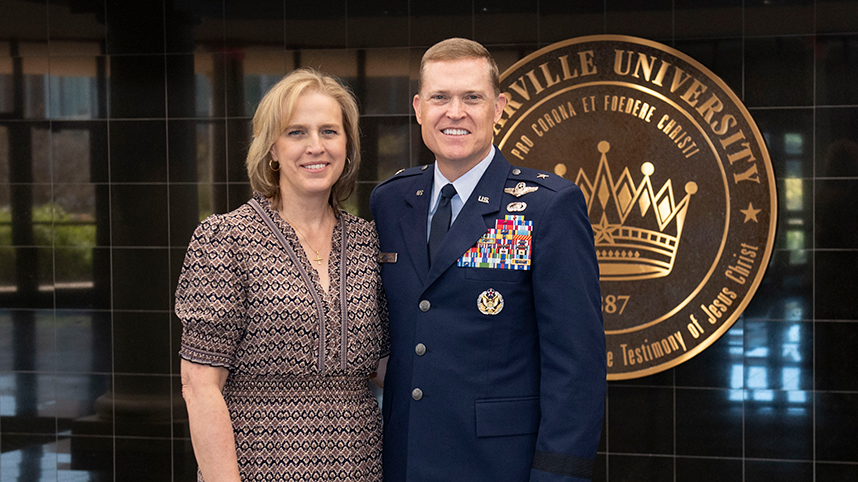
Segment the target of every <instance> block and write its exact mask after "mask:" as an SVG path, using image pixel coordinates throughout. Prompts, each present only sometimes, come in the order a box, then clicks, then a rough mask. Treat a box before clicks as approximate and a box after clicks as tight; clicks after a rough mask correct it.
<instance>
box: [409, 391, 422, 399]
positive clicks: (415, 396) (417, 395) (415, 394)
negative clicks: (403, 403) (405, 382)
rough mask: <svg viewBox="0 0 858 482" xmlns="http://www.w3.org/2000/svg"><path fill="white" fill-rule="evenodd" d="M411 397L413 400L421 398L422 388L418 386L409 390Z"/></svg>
mask: <svg viewBox="0 0 858 482" xmlns="http://www.w3.org/2000/svg"><path fill="white" fill-rule="evenodd" d="M411 398H413V399H414V400H420V399H421V398H423V390H421V389H419V388H415V389H414V390H411Z"/></svg>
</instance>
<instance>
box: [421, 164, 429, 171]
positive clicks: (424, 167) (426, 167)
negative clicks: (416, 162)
mask: <svg viewBox="0 0 858 482" xmlns="http://www.w3.org/2000/svg"><path fill="white" fill-rule="evenodd" d="M426 169H429V164H426V165H425V166H423V167H421V168H420V170H421V171H425V170H426Z"/></svg>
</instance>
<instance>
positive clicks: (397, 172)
mask: <svg viewBox="0 0 858 482" xmlns="http://www.w3.org/2000/svg"><path fill="white" fill-rule="evenodd" d="M404 170H405V169H400V170H398V171H396V174H394V176H398V175H399V173H400V172H402V171H404Z"/></svg>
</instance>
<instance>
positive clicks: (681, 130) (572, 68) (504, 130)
mask: <svg viewBox="0 0 858 482" xmlns="http://www.w3.org/2000/svg"><path fill="white" fill-rule="evenodd" d="M501 89H502V91H503V92H504V95H506V96H507V98H508V99H509V102H508V104H507V106H506V109H504V113H503V116H502V117H501V119H500V121H499V122H498V123H497V124H496V125H495V128H494V130H495V142H496V143H497V145H498V146H499V147H500V149H501V151H502V152H503V154H504V155H505V156H506V157H507V159H509V160H510V162H512V163H514V164H521V165H524V166H529V167H535V168H538V169H543V170H545V171H548V172H552V173H554V175H557V176H563V177H565V178H567V179H570V180H572V181H574V182H575V183H576V184H578V186H579V187H580V188H581V190H582V191H583V193H584V197H585V199H586V201H587V208H588V212H589V215H590V222H591V224H592V227H593V233H594V236H595V244H596V255H597V257H598V261H599V271H600V277H599V279H600V283H601V288H602V314H603V316H604V320H605V333H606V336H607V362H608V379H610V380H620V379H627V378H637V377H641V376H645V375H650V374H653V373H656V372H659V371H662V370H666V369H668V368H670V367H673V366H676V365H678V364H679V363H682V362H683V361H685V360H688V359H690V358H691V357H693V356H695V355H696V354H698V353H700V352H701V351H703V350H704V349H705V348H706V347H708V346H709V345H711V344H712V343H714V342H715V340H717V339H718V337H720V336H721V335H722V334H724V333H725V332H726V331H727V330H728V329H729V328H730V326H731V325H732V324H733V323H734V322H735V321H736V319H737V318H738V317H739V315H740V314H741V313H742V311H743V310H744V309H745V307H746V306H747V305H748V303H749V302H750V300H751V297H752V296H753V294H754V292H755V291H756V289H757V287H758V286H759V284H760V281H761V279H762V277H763V273H764V271H765V269H766V265H767V264H768V261H769V257H770V255H771V252H772V245H773V243H774V232H775V222H776V219H777V198H776V193H775V182H774V174H773V172H772V165H771V160H770V159H769V154H768V151H767V150H766V146H765V143H764V141H763V138H762V136H761V135H760V131H759V129H757V126H756V124H755V123H754V121H753V119H752V118H751V116H750V115H749V114H748V111H747V109H745V107H744V105H742V102H741V101H740V100H739V98H738V97H736V95H735V94H734V93H733V92H732V91H731V90H730V88H729V87H727V85H726V84H725V83H724V82H723V81H722V80H721V79H720V78H718V77H717V76H716V75H714V74H713V73H712V72H710V71H709V70H708V69H707V68H706V67H704V66H703V65H701V64H700V63H698V62H697V61H695V60H694V59H692V58H690V57H688V56H687V55H685V54H683V53H681V52H679V51H677V50H674V49H672V48H670V47H667V46H665V45H661V44H659V43H656V42H652V41H649V40H644V39H639V38H633V37H625V36H617V35H597V36H591V37H580V38H575V39H570V40H566V41H563V42H559V43H556V44H553V45H550V46H548V47H545V48H543V49H542V50H539V51H538V52H535V53H533V54H532V55H529V56H528V57H527V58H525V59H523V60H521V61H520V62H518V63H516V64H515V65H513V66H512V67H510V68H509V70H507V71H506V72H504V74H503V76H502V78H501ZM521 199H522V200H523V201H526V200H527V197H526V196H524V197H522V198H521ZM533 249H534V250H536V249H539V246H538V245H535V246H533ZM570 249H574V247H572V246H570Z"/></svg>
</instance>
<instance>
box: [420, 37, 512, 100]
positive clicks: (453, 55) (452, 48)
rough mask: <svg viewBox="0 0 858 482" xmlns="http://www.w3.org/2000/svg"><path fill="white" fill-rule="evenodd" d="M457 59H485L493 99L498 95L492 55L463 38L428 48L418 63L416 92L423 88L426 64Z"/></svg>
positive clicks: (496, 65) (498, 77)
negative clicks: (493, 95)
mask: <svg viewBox="0 0 858 482" xmlns="http://www.w3.org/2000/svg"><path fill="white" fill-rule="evenodd" d="M459 59H485V60H486V62H487V63H488V66H489V81H490V82H491V84H492V87H493V88H494V90H495V97H497V96H499V95H500V73H499V72H498V64H496V63H495V59H493V58H492V54H490V53H489V51H488V50H486V48H485V47H483V46H482V45H481V44H479V43H478V42H474V41H473V40H468V39H464V38H458V37H455V38H448V39H447V40H442V41H440V42H438V43H436V44H435V45H433V46H431V47H429V50H427V51H426V53H424V54H423V59H422V60H421V61H420V72H419V73H418V74H417V92H418V93H419V92H420V91H421V89H422V88H423V69H424V67H425V66H426V63H427V62H437V61H444V60H459Z"/></svg>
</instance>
